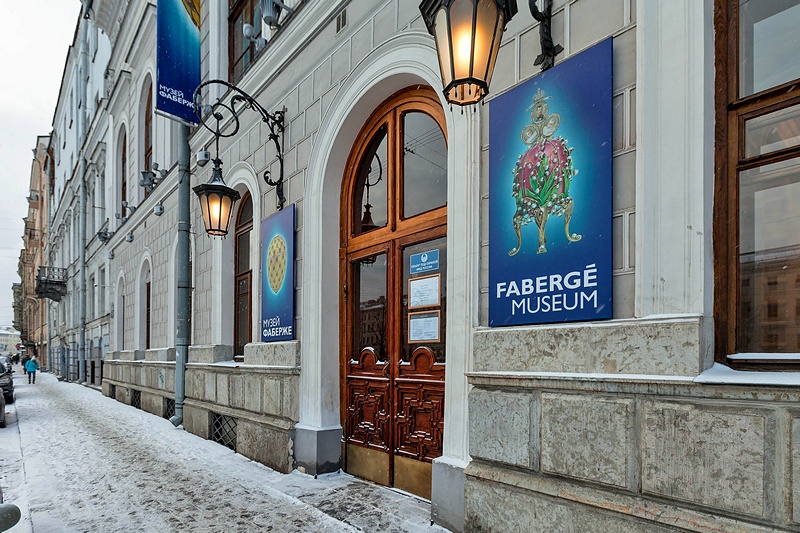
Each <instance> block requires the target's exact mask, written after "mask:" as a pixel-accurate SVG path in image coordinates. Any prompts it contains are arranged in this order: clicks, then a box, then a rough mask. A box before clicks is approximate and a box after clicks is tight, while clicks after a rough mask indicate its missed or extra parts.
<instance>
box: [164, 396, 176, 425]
mask: <svg viewBox="0 0 800 533" xmlns="http://www.w3.org/2000/svg"><path fill="white" fill-rule="evenodd" d="M173 416H175V400H173V399H172V398H164V418H166V419H167V420H169V419H170V418H172V417H173Z"/></svg>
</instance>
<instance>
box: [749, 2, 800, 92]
mask: <svg viewBox="0 0 800 533" xmlns="http://www.w3.org/2000/svg"><path fill="white" fill-rule="evenodd" d="M798 27H800V4H798V2H797V0H768V1H764V0H740V2H739V33H740V35H739V58H740V59H739V61H740V65H739V67H740V68H739V78H740V79H739V94H740V96H742V97H744V96H749V95H751V94H755V93H758V92H761V91H764V90H766V89H770V88H772V87H776V86H778V85H782V84H784V83H786V82H789V81H792V80H795V79H797V78H800V62H798V61H797V50H798V49H800V32H798V31H797V28H798Z"/></svg>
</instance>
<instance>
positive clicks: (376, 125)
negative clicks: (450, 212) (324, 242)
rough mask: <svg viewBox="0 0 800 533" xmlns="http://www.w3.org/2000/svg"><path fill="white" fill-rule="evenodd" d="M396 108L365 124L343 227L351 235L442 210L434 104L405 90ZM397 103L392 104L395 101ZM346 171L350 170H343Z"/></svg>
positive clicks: (439, 126)
mask: <svg viewBox="0 0 800 533" xmlns="http://www.w3.org/2000/svg"><path fill="white" fill-rule="evenodd" d="M401 100H402V103H401V105H399V106H397V107H394V108H392V109H388V110H386V112H385V113H383V114H378V118H377V119H375V120H373V121H371V122H370V123H369V124H367V126H366V128H367V129H368V131H367V132H366V135H363V136H362V138H365V139H368V140H367V142H365V143H363V145H362V146H361V147H360V148H359V150H357V152H356V159H355V161H354V163H355V165H356V168H358V175H357V178H356V181H355V184H354V189H353V197H352V200H353V201H352V211H351V213H350V217H349V221H348V224H347V225H346V227H349V228H350V235H351V236H358V235H363V234H367V233H372V232H380V230H382V229H386V228H388V229H386V231H389V230H395V229H398V228H402V227H403V226H404V225H406V224H407V223H409V222H408V220H409V219H411V218H412V217H417V216H419V215H425V216H424V218H429V217H436V216H441V214H442V212H441V210H442V209H443V208H445V207H446V206H447V142H446V140H445V136H444V133H443V124H444V117H443V116H442V112H441V107H440V106H439V105H438V102H436V101H435V100H433V98H432V97H431V96H430V95H428V94H427V92H426V93H424V95H423V94H420V93H415V92H414V91H408V92H407V94H406V96H405V98H403V97H401ZM395 101H396V100H395ZM348 168H353V167H352V166H350V165H348Z"/></svg>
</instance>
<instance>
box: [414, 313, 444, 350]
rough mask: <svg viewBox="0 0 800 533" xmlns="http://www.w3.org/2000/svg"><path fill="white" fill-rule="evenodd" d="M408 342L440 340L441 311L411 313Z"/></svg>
mask: <svg viewBox="0 0 800 533" xmlns="http://www.w3.org/2000/svg"><path fill="white" fill-rule="evenodd" d="M408 342H409V343H414V342H439V311H432V312H426V313H409V314H408Z"/></svg>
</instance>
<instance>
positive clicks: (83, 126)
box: [78, 1, 89, 383]
mask: <svg viewBox="0 0 800 533" xmlns="http://www.w3.org/2000/svg"><path fill="white" fill-rule="evenodd" d="M82 3H83V19H82V20H81V21H80V25H81V63H80V65H81V66H80V70H79V71H78V73H79V76H80V77H79V78H78V90H79V95H80V98H79V102H80V104H81V109H80V110H79V112H78V128H79V131H78V141H79V142H78V146H80V147H81V148H80V150H81V156H80V159H79V161H80V166H81V168H80V172H79V173H78V178H79V179H80V188H79V191H80V208H79V209H80V222H79V228H80V230H79V231H80V239H79V243H80V252H79V261H78V264H79V265H80V268H81V273H80V278H79V282H80V285H81V289H80V296H79V299H78V309H79V313H80V346H79V348H78V383H85V382H86V175H85V174H86V154H84V153H83V150H84V145H85V141H86V130H87V121H88V118H89V117H88V107H89V106H88V105H87V104H88V102H87V101H86V84H87V83H88V79H87V78H88V76H87V73H88V71H89V54H88V52H87V48H88V47H89V32H88V26H89V6H88V5H87V2H86V1H84V2H82Z"/></svg>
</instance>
